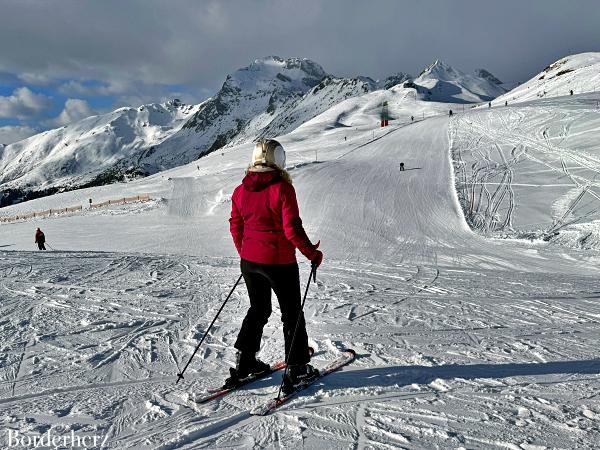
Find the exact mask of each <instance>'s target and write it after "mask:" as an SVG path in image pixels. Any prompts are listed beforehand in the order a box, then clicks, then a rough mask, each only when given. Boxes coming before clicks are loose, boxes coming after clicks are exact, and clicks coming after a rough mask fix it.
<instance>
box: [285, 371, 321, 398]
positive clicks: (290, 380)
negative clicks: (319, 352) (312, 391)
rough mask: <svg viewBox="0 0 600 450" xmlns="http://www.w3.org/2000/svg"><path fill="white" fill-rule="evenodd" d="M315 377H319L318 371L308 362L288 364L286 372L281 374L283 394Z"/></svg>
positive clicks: (292, 390)
mask: <svg viewBox="0 0 600 450" xmlns="http://www.w3.org/2000/svg"><path fill="white" fill-rule="evenodd" d="M317 378H319V371H318V370H317V369H315V368H314V367H313V366H311V365H310V364H294V365H291V364H290V365H289V367H288V371H287V373H286V374H285V375H284V376H283V387H282V391H283V393H284V394H285V395H289V394H291V393H292V392H294V391H295V390H296V389H298V388H299V387H301V386H302V385H304V384H309V383H310V382H312V381H314V380H316V379H317Z"/></svg>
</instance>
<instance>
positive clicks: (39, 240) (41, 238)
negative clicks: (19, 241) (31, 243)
mask: <svg viewBox="0 0 600 450" xmlns="http://www.w3.org/2000/svg"><path fill="white" fill-rule="evenodd" d="M35 243H36V244H37V245H38V250H46V246H45V245H44V244H45V243H46V236H45V235H44V232H43V231H42V230H40V229H39V228H38V229H37V230H35Z"/></svg>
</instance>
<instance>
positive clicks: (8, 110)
mask: <svg viewBox="0 0 600 450" xmlns="http://www.w3.org/2000/svg"><path fill="white" fill-rule="evenodd" d="M51 106H52V99H51V98H50V97H48V96H46V95H44V94H36V93H35V92H33V91H31V90H30V89H29V88H27V87H21V88H18V89H15V90H14V91H13V93H12V95H10V96H7V97H1V96H0V118H9V119H14V118H17V119H20V120H23V119H30V118H32V117H35V116H38V115H40V114H41V113H42V112H44V111H46V110H47V109H49V108H50V107H51Z"/></svg>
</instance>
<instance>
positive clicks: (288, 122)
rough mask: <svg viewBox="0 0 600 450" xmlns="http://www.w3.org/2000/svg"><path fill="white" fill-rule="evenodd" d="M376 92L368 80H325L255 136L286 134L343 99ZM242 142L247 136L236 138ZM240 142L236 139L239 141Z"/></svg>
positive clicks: (283, 109) (331, 78)
mask: <svg viewBox="0 0 600 450" xmlns="http://www.w3.org/2000/svg"><path fill="white" fill-rule="evenodd" d="M375 89H376V84H375V82H374V81H373V80H371V79H368V78H364V77H361V78H335V77H331V76H328V77H325V78H324V79H323V80H322V81H321V82H320V83H319V84H318V85H317V86H315V87H314V88H312V89H311V90H310V91H308V92H307V93H306V94H305V95H304V96H303V97H302V98H299V99H298V100H296V101H293V102H290V103H289V104H288V105H286V106H285V107H284V108H282V109H281V111H279V112H278V114H277V115H276V117H275V118H274V119H273V120H272V121H271V122H270V123H269V125H267V126H266V127H265V128H263V129H262V130H261V131H260V132H259V133H258V135H259V136H261V137H262V136H264V137H274V136H280V135H282V134H287V133H289V132H291V131H293V130H295V129H296V128H298V127H299V126H300V125H302V124H303V123H305V122H308V121H309V120H310V119H312V118H314V117H316V116H318V115H319V114H321V113H322V112H324V111H326V110H328V109H329V108H330V107H332V106H333V105H336V104H338V103H340V102H342V101H344V100H345V99H347V98H351V97H356V96H359V95H362V94H365V93H367V92H371V91H373V90H375ZM240 137H241V138H242V139H243V138H246V139H247V136H245V135H244V136H240ZM240 140H241V139H236V141H240Z"/></svg>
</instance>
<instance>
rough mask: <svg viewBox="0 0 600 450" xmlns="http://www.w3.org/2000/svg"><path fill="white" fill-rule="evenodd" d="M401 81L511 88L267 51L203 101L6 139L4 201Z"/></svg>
mask: <svg viewBox="0 0 600 450" xmlns="http://www.w3.org/2000/svg"><path fill="white" fill-rule="evenodd" d="M399 86H401V87H402V88H405V89H407V90H413V91H414V95H413V96H412V101H414V100H415V99H418V100H419V101H433V102H448V103H480V102H487V101H489V100H491V99H493V98H496V97H498V96H499V95H502V94H504V93H505V92H506V91H505V89H503V88H502V86H501V83H500V81H499V80H498V79H497V78H496V77H494V76H493V75H492V74H491V73H489V72H488V71H486V70H484V69H480V70H478V71H476V73H475V74H465V73H463V72H461V71H459V70H456V69H454V68H452V67H450V66H449V65H447V64H445V63H443V62H441V61H439V60H438V61H435V62H434V63H433V64H431V65H430V66H428V67H427V68H425V69H424V70H423V71H422V73H421V74H420V75H419V77H417V78H413V77H412V76H411V75H409V74H406V73H403V72H399V73H397V74H394V75H392V76H389V77H387V78H385V79H384V80H382V81H374V80H373V79H371V78H368V77H363V76H357V77H336V76H334V75H331V74H329V73H327V72H326V71H325V70H324V69H323V68H322V67H321V66H320V65H319V64H317V63H316V62H314V61H311V60H309V59H301V58H287V59H284V58H280V57H277V56H270V57H265V58H261V59H257V60H255V61H254V62H252V63H251V64H250V65H249V66H247V67H244V68H242V69H239V70H237V71H235V72H234V73H232V74H230V75H228V76H227V77H226V79H225V81H224V83H223V85H222V87H221V89H220V90H219V91H218V92H217V93H216V94H215V95H214V96H213V97H210V98H209V99H207V100H205V101H204V102H202V103H200V104H198V105H186V104H184V103H182V102H181V101H179V100H178V99H174V100H171V101H169V102H166V103H161V104H148V105H142V106H140V107H138V108H131V107H127V108H119V109H117V110H115V111H113V112H110V113H107V114H101V115H97V116H92V117H88V118H85V119H83V120H80V121H77V122H74V123H71V124H68V125H66V126H63V127H61V128H57V129H54V130H49V131H45V132H43V133H40V134H37V135H34V136H32V137H29V138H27V139H25V140H22V141H19V142H16V143H12V144H10V145H4V146H0V206H6V205H9V204H13V203H18V202H21V201H25V200H28V199H31V198H36V197H41V196H45V195H50V194H53V193H55V192H60V191H65V190H71V189H77V188H81V187H87V186H94V185H102V184H108V183H112V182H117V181H125V180H127V179H131V178H135V177H140V176H146V175H149V174H152V173H156V172H158V171H161V170H165V169H169V168H172V167H176V166H179V165H182V164H186V163H189V162H191V161H194V160H196V159H198V158H200V157H202V156H204V155H206V154H208V153H211V152H213V151H215V150H217V149H220V148H222V147H224V146H227V145H232V144H239V143H242V142H247V141H252V140H254V139H257V138H260V137H276V136H280V135H283V134H286V133H289V132H291V131H292V130H294V129H296V128H297V127H299V126H300V125H302V124H304V123H306V122H307V121H309V120H311V119H313V118H314V117H316V116H318V115H319V114H321V113H323V112H325V111H327V110H328V109H329V108H331V107H332V106H334V105H337V104H339V103H340V102H342V101H344V100H346V99H348V98H351V97H356V96H360V95H363V94H366V93H369V92H373V91H378V90H386V89H392V88H394V89H398V87H399ZM405 97H406V96H405ZM377 121H378V116H377V115H375V116H374V118H373V123H374V124H376V123H377Z"/></svg>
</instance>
